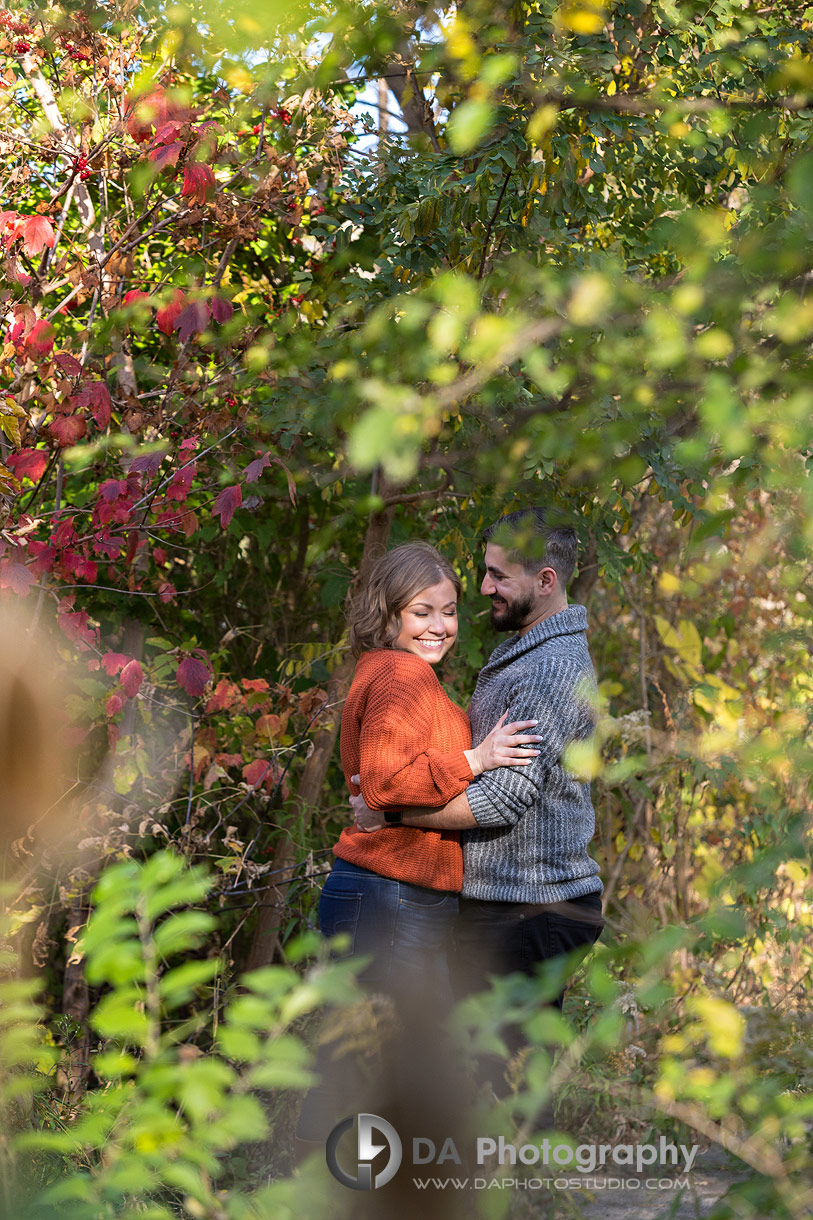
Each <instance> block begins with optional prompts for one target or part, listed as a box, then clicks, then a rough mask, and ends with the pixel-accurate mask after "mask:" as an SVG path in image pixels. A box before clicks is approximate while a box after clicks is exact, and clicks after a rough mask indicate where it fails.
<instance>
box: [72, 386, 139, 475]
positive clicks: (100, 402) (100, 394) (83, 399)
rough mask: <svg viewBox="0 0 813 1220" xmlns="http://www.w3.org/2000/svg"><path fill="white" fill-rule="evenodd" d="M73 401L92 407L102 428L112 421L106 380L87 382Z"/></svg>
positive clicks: (94, 416) (79, 404)
mask: <svg viewBox="0 0 813 1220" xmlns="http://www.w3.org/2000/svg"><path fill="white" fill-rule="evenodd" d="M71 401H72V402H73V403H75V404H76V406H78V407H90V409H91V412H92V413H93V418H94V419H95V420H96V423H97V424H98V425H99V427H100V428H106V427H107V425H108V424H109V423H110V407H111V403H110V391H109V390H108V388H107V383H106V382H104V381H89V382H87V383H86V384H85V385H83V386H82V387H81V389H80V390H79V392H78V393H77V394H75V395H74V397H73V399H72V400H71ZM125 486H126V484H125Z"/></svg>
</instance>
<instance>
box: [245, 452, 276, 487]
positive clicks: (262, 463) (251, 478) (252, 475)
mask: <svg viewBox="0 0 813 1220" xmlns="http://www.w3.org/2000/svg"><path fill="white" fill-rule="evenodd" d="M270 464H271V455H270V454H268V453H264V454H263V455H262V457H258V458H255V459H254V461H253V462H249V464H248V466H246V468H245V470H244V471H243V476H244V478H245V480H246V482H247V483H256V482H257V480H258V479H259V477H260V475H261V474H262V472H263V471H264V470H265V468H266V466H270Z"/></svg>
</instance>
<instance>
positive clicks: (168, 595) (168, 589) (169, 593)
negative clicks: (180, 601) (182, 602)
mask: <svg viewBox="0 0 813 1220" xmlns="http://www.w3.org/2000/svg"><path fill="white" fill-rule="evenodd" d="M177 592H178V590H177V589H176V588H175V586H174V585H173V584H171V583H170V582H169V581H168V580H163V581H162V582H161V584H160V585H159V586H158V599H159V601H162V602H171V601H174V599H175V596H176V594H177Z"/></svg>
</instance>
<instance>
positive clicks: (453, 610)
mask: <svg viewBox="0 0 813 1220" xmlns="http://www.w3.org/2000/svg"><path fill="white" fill-rule="evenodd" d="M456 638H457V593H456V592H455V587H454V585H453V584H452V582H451V581H450V580H449V578H448V577H444V578H443V580H441V581H440V582H439V583H438V584H436V585H430V586H429V587H428V588H427V589H421V591H420V592H419V593H416V594H415V596H414V597H413V598H412V599H411V601H410V602H409V604H408V605H406V606H404V609H403V610H402V611H401V632H400V634H399V636H398V638H397V640H396V641H395V647H396V648H401V649H402V650H403V651H404V652H414V653H415V656H416V657H423V659H424V661H428V662H429V664H430V665H437V664H438V662H439V661H441V660H442V659H443V658H444V657H445V656H446V653H447V652H448V651H449V649H450V648H451V646H452V644H454V642H455V639H456Z"/></svg>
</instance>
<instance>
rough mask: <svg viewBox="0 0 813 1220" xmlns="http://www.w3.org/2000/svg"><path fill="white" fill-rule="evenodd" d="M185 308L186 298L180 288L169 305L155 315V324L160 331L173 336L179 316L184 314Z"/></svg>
mask: <svg viewBox="0 0 813 1220" xmlns="http://www.w3.org/2000/svg"><path fill="white" fill-rule="evenodd" d="M185 306H186V296H185V295H184V293H182V292H181V290H180V288H178V289H176V291H175V295H174V297H173V298H172V300H171V301H170V302H169V304H168V305H164V306H163V307H162V308H161V309H159V310H158V312H157V313H156V315H155V323H156V325H157V327H158V329H159V330H160V331H163V332H164V334H165V335H171V334H172V332H173V330H174V329H175V323H176V320H177V318H178V315H179V314H180V313H182V312H183V310H184V307H185Z"/></svg>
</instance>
